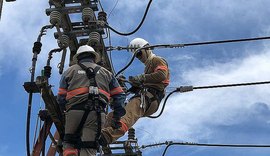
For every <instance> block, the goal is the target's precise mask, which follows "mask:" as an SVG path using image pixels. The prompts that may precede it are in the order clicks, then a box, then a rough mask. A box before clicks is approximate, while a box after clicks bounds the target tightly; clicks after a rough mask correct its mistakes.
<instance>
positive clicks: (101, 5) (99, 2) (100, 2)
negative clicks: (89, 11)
mask: <svg viewBox="0 0 270 156" xmlns="http://www.w3.org/2000/svg"><path fill="white" fill-rule="evenodd" d="M98 3H99V6H100V8H101V11H103V12H104V9H103V6H102V4H101V2H100V0H98Z"/></svg>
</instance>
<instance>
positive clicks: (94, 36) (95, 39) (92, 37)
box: [87, 32, 100, 46]
mask: <svg viewBox="0 0 270 156" xmlns="http://www.w3.org/2000/svg"><path fill="white" fill-rule="evenodd" d="M99 43H100V34H99V33H98V32H91V33H90V34H89V39H88V43H87V44H88V45H90V46H92V45H98V44H99Z"/></svg>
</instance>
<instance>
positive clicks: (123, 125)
mask: <svg viewBox="0 0 270 156" xmlns="http://www.w3.org/2000/svg"><path fill="white" fill-rule="evenodd" d="M120 122H121V124H122V127H121V130H122V131H123V132H125V133H126V132H127V131H128V126H127V125H126V124H125V123H124V122H123V121H121V120H120Z"/></svg>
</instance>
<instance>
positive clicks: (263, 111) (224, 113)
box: [0, 0, 270, 156]
mask: <svg viewBox="0 0 270 156" xmlns="http://www.w3.org/2000/svg"><path fill="white" fill-rule="evenodd" d="M116 1H117V0H112V1H109V2H108V1H103V0H101V3H102V4H103V7H104V10H105V11H106V12H107V13H109V12H110V10H111V9H112V8H113V6H114V4H115V3H116ZM147 3H148V1H146V0H136V1H135V0H130V1H124V0H119V1H118V4H117V6H116V7H115V9H114V11H113V12H112V13H111V15H110V17H109V19H108V22H109V24H110V25H111V26H112V27H114V28H115V29H117V30H119V31H121V32H129V31H131V30H133V29H134V28H135V27H136V26H137V24H138V23H139V21H140V20H141V17H142V15H143V12H144V10H145V7H146V5H147ZM269 5H270V1H268V0H257V1H252V0H220V1H214V0H190V1H183V0H170V1H157V0H155V1H153V2H152V5H151V8H150V10H149V14H148V15H147V18H146V20H145V22H144V24H143V26H142V27H141V29H140V30H139V31H138V32H137V33H135V34H134V35H132V36H128V37H123V36H118V35H116V34H114V33H112V43H113V45H114V46H126V45H127V44H128V43H129V41H131V40H132V39H133V38H135V37H142V38H145V39H146V40H148V41H149V42H150V43H151V44H165V43H166V44H167V43H190V42H201V41H212V40H223V39H238V38H249V37H257V36H268V35H270V20H269V13H270V10H269V8H268V7H267V6H269ZM29 6H32V7H29ZM48 7H49V5H48V2H46V1H31V0H24V1H23V2H22V1H16V2H14V3H6V2H4V6H3V13H2V18H1V21H0V86H1V93H0V99H1V103H2V104H1V105H0V122H1V128H0V132H1V135H0V140H1V141H0V156H18V155H26V148H25V125H26V111H27V100H28V94H27V93H26V92H25V91H24V89H23V87H22V85H23V83H24V82H25V81H29V80H30V73H29V67H30V66H31V59H32V46H33V42H35V41H36V38H37V35H38V32H39V30H40V28H41V27H42V26H43V25H45V24H48V23H49V17H47V16H46V14H45V9H46V8H48ZM55 31H56V30H51V31H48V33H47V35H46V36H44V37H43V38H42V43H43V47H42V51H41V54H40V55H39V56H38V63H37V70H36V75H39V73H40V70H41V69H42V68H43V67H44V65H45V64H46V60H47V53H48V51H50V49H52V48H55V47H57V43H56V41H55V40H54V37H53V32H55ZM105 43H106V45H108V41H107V40H105ZM154 52H155V53H156V54H157V55H160V56H162V57H164V58H166V59H167V60H168V63H169V65H170V70H171V80H172V81H171V84H170V86H169V87H178V86H181V85H193V86H205V85H216V84H228V83H241V82H255V81H267V80H270V69H269V66H270V61H269V59H270V41H256V42H246V43H232V44H220V45H209V46H194V47H185V48H180V49H158V50H155V51H154ZM112 56H113V63H114V66H115V68H116V71H118V70H119V69H120V68H121V67H123V66H124V65H125V64H126V63H127V59H129V58H130V57H131V54H130V53H128V52H125V51H121V52H118V51H113V53H112ZM119 58H121V59H119ZM67 60H68V59H67ZM59 61H60V55H59V54H56V55H54V58H53V60H52V67H53V74H52V78H51V80H50V82H51V84H52V85H54V86H55V87H54V88H53V90H54V92H55V93H56V90H57V87H58V81H59V78H60V76H59V74H58V70H57V68H56V66H57V64H58V63H59ZM66 68H67V65H66V66H65V69H66ZM134 69H136V70H134ZM141 72H143V66H142V64H141V63H140V62H139V61H137V60H136V61H135V62H134V63H133V64H132V66H131V67H130V68H129V69H127V70H126V71H125V72H124V74H125V75H126V76H130V75H136V74H139V73H141ZM171 90H172V88H168V91H171ZM269 94H270V89H269V85H261V86H250V87H239V88H226V89H211V90H195V91H193V92H189V93H183V94H180V93H179V94H174V95H173V96H172V97H171V98H170V99H169V100H168V104H167V107H166V109H165V111H164V113H163V115H162V116H161V117H160V118H158V119H149V118H144V119H141V120H139V121H138V123H137V124H136V125H135V129H136V132H137V137H138V140H139V144H140V145H146V144H150V143H156V142H164V141H167V140H172V141H175V142H177V141H187V142H197V143H221V144H270V141H269V139H268V138H269V137H270V136H269V131H270V124H269V123H270V109H269V105H270V99H269ZM40 106H41V107H44V103H43V102H42V100H40V95H38V94H37V95H35V96H34V100H33V110H32V120H31V137H33V132H34V127H35V120H36V117H37V113H38V109H39V107H40ZM163 150H164V147H158V148H150V149H145V150H143V154H144V155H147V156H150V155H161V154H162V152H163ZM269 152H270V149H258V148H257V149H256V148H249V149H234V148H210V147H180V146H173V147H171V148H170V149H169V150H168V152H167V154H166V155H168V156H169V155H170V156H175V155H185V156H199V155H200V156H204V155H205V156H206V155H207V156H209V155H218V156H227V155H232V156H233V155H235V156H239V155H240V156H241V155H243V156H244V155H245V156H254V155H258V156H266V155H269Z"/></svg>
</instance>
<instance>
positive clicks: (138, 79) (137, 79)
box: [128, 74, 145, 86]
mask: <svg viewBox="0 0 270 156" xmlns="http://www.w3.org/2000/svg"><path fill="white" fill-rule="evenodd" d="M144 79H145V77H144V75H143V74H142V75H137V76H130V77H129V78H128V80H129V82H130V83H131V84H132V85H133V86H141V85H142V83H143V82H144Z"/></svg>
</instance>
